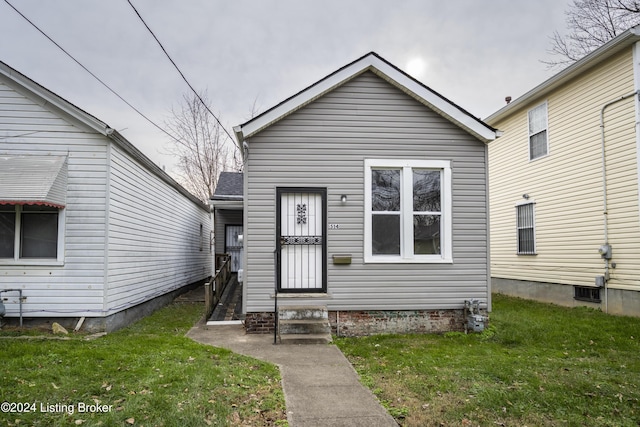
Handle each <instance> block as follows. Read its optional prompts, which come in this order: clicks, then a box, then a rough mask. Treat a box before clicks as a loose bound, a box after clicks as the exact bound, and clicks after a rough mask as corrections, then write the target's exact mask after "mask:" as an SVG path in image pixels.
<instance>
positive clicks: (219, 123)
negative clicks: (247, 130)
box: [5, 0, 235, 145]
mask: <svg viewBox="0 0 640 427" xmlns="http://www.w3.org/2000/svg"><path fill="white" fill-rule="evenodd" d="M5 1H6V0H5ZM127 2H128V3H129V5H130V6H131V8H132V9H133V11H134V12H135V13H136V15H138V18H140V21H142V23H143V24H144V26H145V27H146V28H147V30H148V31H149V33H151V35H152V36H153V38H154V39H155V40H156V42H157V43H158V45H159V46H160V49H162V51H163V52H164V54H165V55H166V57H167V58H168V59H169V61H171V64H173V66H174V67H175V69H176V70H177V71H178V74H180V77H182V80H184V82H185V83H186V84H187V86H189V89H191V91H192V92H193V94H194V95H195V96H196V97H197V98H198V99H199V100H200V102H201V103H202V105H203V106H204V108H206V109H207V111H208V112H209V114H211V115H212V116H213V118H214V119H216V122H218V125H220V127H221V128H222V130H223V131H224V133H226V134H227V136H228V137H229V139H231V141H233V140H234V138H233V137H232V136H231V134H230V133H229V131H228V130H227V129H226V128H225V127H224V125H223V124H222V123H221V122H220V120H219V119H218V117H217V116H216V115H215V114H214V113H213V111H211V109H210V108H209V106H208V105H207V103H206V102H204V100H203V99H202V98H201V97H200V94H199V93H198V92H197V91H196V90H195V89H194V88H193V86H191V83H189V81H188V80H187V78H186V77H185V76H184V74H183V73H182V71H180V68H179V67H178V65H177V64H176V63H175V62H174V60H173V59H171V56H169V53H168V52H167V50H166V49H165V48H164V46H163V45H162V43H160V40H158V37H156V35H155V34H154V32H153V31H152V30H151V28H149V26H148V25H147V23H146V22H145V21H144V19H142V16H141V15H140V12H138V9H136V7H135V6H134V5H133V3H131V0H127ZM234 145H235V144H234Z"/></svg>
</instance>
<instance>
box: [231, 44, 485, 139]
mask: <svg viewBox="0 0 640 427" xmlns="http://www.w3.org/2000/svg"><path fill="white" fill-rule="evenodd" d="M365 71H371V72H373V73H375V74H376V75H378V76H379V77H381V78H383V79H384V80H386V81H388V82H389V83H391V84H392V85H394V86H396V87H398V88H399V89H400V90H402V91H403V92H405V93H407V94H408V95H410V96H412V97H413V98H415V99H416V100H418V101H419V102H421V103H422V104H424V105H426V106H427V107H429V108H432V109H433V110H434V111H436V112H437V113H438V114H440V115H442V116H443V117H445V118H447V119H448V120H450V121H451V122H453V123H454V124H456V125H458V126H460V127H461V128H462V129H464V130H465V131H467V132H469V133H471V134H472V135H474V136H475V137H477V138H478V139H480V140H482V141H484V142H489V141H493V140H494V139H495V138H496V131H495V130H494V129H493V128H491V127H490V126H489V125H486V124H484V123H483V122H481V121H480V120H479V119H476V118H474V117H473V116H471V115H470V114H469V113H468V112H466V111H464V110H463V109H461V108H460V107H458V106H457V105H455V104H453V103H452V102H450V101H449V100H447V99H445V98H443V97H442V96H440V95H439V94H437V93H436V92H434V91H432V90H431V89H429V88H428V87H426V86H424V85H422V84H421V83H420V82H418V81H417V80H415V79H413V78H412V77H410V76H409V75H407V74H405V73H404V72H402V71H401V70H399V69H398V68H396V67H394V66H393V65H391V64H390V63H389V62H387V61H386V60H384V59H383V58H381V57H379V56H378V55H377V54H375V53H373V52H372V53H369V54H368V55H366V56H364V57H362V58H360V59H358V60H356V61H355V62H352V63H351V64H348V65H347V66H345V67H343V68H341V69H339V70H338V71H336V72H334V73H333V74H330V75H329V76H327V77H325V78H324V79H322V80H320V81H318V82H317V83H315V84H313V85H312V86H310V87H308V88H307V89H305V90H303V91H301V92H299V93H298V94H296V95H294V96H292V97H291V98H289V99H287V100H285V101H284V102H282V103H281V104H278V105H277V106H275V107H274V108H272V109H270V110H268V111H266V112H265V113H263V114H261V115H259V116H257V117H255V118H253V119H252V120H250V121H248V122H246V123H244V124H242V125H239V126H235V127H234V128H233V129H234V131H235V133H236V138H237V139H238V142H239V143H240V144H239V145H240V146H242V144H241V143H242V142H243V141H244V140H245V139H247V138H250V137H251V136H253V135H255V134H256V133H258V132H260V131H261V130H262V129H264V128H266V127H268V126H270V125H272V124H273V123H275V122H277V121H279V120H281V119H283V118H284V117H286V116H288V115H289V114H291V113H293V112H295V111H297V110H299V109H300V108H302V107H304V106H305V105H307V104H309V103H311V102H313V101H314V100H316V99H318V98H319V97H321V96H322V95H324V94H326V93H327V92H330V91H331V90H333V89H335V88H336V87H338V86H340V85H342V84H344V83H345V82H347V81H349V80H351V79H353V78H355V77H357V76H358V75H360V74H362V73H364V72H365Z"/></svg>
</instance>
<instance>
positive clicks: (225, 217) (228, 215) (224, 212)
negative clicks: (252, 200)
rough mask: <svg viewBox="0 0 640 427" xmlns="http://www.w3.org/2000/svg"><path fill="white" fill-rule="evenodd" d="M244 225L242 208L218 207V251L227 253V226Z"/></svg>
mask: <svg viewBox="0 0 640 427" xmlns="http://www.w3.org/2000/svg"><path fill="white" fill-rule="evenodd" d="M226 225H242V210H231V209H218V210H216V217H215V223H214V227H215V231H214V233H215V241H216V253H217V254H223V253H225V250H224V249H225V226H226Z"/></svg>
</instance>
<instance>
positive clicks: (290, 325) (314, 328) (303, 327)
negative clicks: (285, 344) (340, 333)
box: [278, 319, 331, 334]
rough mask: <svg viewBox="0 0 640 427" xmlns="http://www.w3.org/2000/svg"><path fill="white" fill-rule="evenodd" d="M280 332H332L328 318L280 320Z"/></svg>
mask: <svg viewBox="0 0 640 427" xmlns="http://www.w3.org/2000/svg"><path fill="white" fill-rule="evenodd" d="M278 327H279V331H280V334H331V325H330V324H329V320H328V319H308V320H307V319H295V320H285V319H282V320H278Z"/></svg>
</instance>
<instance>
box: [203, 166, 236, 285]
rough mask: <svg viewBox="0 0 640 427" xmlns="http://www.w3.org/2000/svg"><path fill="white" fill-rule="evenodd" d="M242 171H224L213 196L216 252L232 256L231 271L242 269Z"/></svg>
mask: <svg viewBox="0 0 640 427" xmlns="http://www.w3.org/2000/svg"><path fill="white" fill-rule="evenodd" d="M242 189H243V179H242V172H222V173H221V174H220V176H219V177H218V184H217V185H216V191H215V192H214V194H213V196H212V197H211V204H212V205H213V208H214V210H213V224H214V235H215V250H216V254H229V255H230V256H231V271H232V272H234V273H237V272H238V271H239V270H242V243H241V242H240V240H239V238H240V236H242V234H243V225H242V224H243V223H242V221H243V218H242V200H243V198H242Z"/></svg>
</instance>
